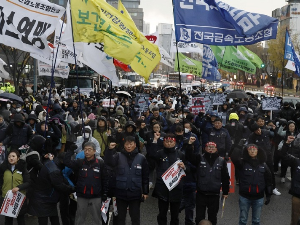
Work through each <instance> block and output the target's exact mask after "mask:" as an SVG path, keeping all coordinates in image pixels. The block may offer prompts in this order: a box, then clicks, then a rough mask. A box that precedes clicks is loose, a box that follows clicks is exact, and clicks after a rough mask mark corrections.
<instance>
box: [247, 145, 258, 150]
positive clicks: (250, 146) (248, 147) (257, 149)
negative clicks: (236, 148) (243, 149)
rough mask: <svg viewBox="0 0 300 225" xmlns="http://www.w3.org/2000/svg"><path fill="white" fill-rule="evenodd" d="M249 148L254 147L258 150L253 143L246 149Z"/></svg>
mask: <svg viewBox="0 0 300 225" xmlns="http://www.w3.org/2000/svg"><path fill="white" fill-rule="evenodd" d="M250 148H255V149H256V150H258V149H257V147H256V146H254V145H250V146H249V147H248V148H247V149H250Z"/></svg>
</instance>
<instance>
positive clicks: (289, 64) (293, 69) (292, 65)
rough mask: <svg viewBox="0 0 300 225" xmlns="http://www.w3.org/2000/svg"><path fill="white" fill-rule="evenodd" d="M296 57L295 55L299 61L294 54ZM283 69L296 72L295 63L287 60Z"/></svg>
mask: <svg viewBox="0 0 300 225" xmlns="http://www.w3.org/2000/svg"><path fill="white" fill-rule="evenodd" d="M296 55H297V57H298V59H300V57H299V55H298V54H297V53H296ZM285 68H286V69H288V70H291V71H296V67H295V63H294V62H293V61H291V60H288V62H287V64H286V66H285Z"/></svg>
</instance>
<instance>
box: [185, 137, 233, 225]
mask: <svg viewBox="0 0 300 225" xmlns="http://www.w3.org/2000/svg"><path fill="white" fill-rule="evenodd" d="M195 140H196V139H195V137H190V139H189V142H188V145H187V148H186V150H185V154H186V159H187V160H188V161H189V162H191V163H192V164H193V165H195V166H196V167H197V196H196V224H198V223H199V222H200V221H201V220H203V219H205V214H206V209H207V213H208V220H209V221H210V222H211V223H212V224H213V225H216V224H217V214H218V211H219V199H220V189H221V187H222V191H223V197H224V198H227V197H228V192H229V179H230V177H229V174H228V168H227V163H226V161H225V160H224V159H223V158H221V157H220V156H219V154H218V149H217V145H216V143H214V142H208V143H206V145H205V152H204V153H203V155H201V154H195V153H194V152H193V151H194V149H193V143H194V142H195Z"/></svg>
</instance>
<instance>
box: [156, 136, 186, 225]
mask: <svg viewBox="0 0 300 225" xmlns="http://www.w3.org/2000/svg"><path fill="white" fill-rule="evenodd" d="M157 138H159V137H157ZM156 141H157V139H156ZM163 145H164V148H163V149H162V150H160V151H158V152H157V154H156V157H155V158H156V162H157V168H156V184H155V188H154V191H153V197H156V198H158V208H159V214H158V216H157V222H158V224H159V225H163V224H167V212H168V208H169V205H170V213H171V222H170V224H179V219H178V214H179V208H180V203H181V199H182V197H183V192H182V191H183V181H182V180H181V181H180V183H179V184H178V185H177V186H176V187H175V188H174V189H172V190H171V191H169V189H168V188H167V186H166V185H165V183H164V181H163V179H162V177H161V176H162V175H163V174H164V173H165V172H166V171H167V169H168V168H169V167H170V166H172V165H173V164H174V163H175V162H176V161H177V160H181V161H184V154H183V153H182V152H181V151H180V150H177V149H176V148H175V146H176V138H175V135H174V134H166V136H165V137H164V141H163ZM178 165H179V167H181V168H185V165H184V163H183V162H180V163H179V164H178Z"/></svg>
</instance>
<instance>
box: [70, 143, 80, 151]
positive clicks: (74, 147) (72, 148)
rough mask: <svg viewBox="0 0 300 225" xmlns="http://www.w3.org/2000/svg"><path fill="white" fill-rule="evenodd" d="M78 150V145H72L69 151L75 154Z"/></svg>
mask: <svg viewBox="0 0 300 225" xmlns="http://www.w3.org/2000/svg"><path fill="white" fill-rule="evenodd" d="M77 148H78V147H77V145H75V144H72V145H71V146H70V148H69V149H70V151H71V152H74V151H75V150H76V149H77Z"/></svg>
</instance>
